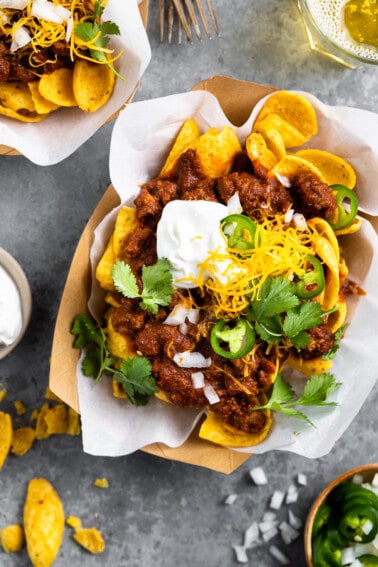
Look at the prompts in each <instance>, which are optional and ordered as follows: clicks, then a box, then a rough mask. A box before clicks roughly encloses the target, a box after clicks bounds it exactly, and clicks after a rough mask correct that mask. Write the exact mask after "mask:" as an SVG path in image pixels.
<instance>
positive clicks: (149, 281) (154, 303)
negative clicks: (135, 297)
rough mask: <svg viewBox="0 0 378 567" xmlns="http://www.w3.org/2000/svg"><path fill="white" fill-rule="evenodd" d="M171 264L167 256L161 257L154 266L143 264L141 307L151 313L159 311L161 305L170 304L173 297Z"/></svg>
mask: <svg viewBox="0 0 378 567" xmlns="http://www.w3.org/2000/svg"><path fill="white" fill-rule="evenodd" d="M170 268H171V266H170V263H169V261H168V260H167V259H166V258H161V259H160V260H158V261H157V262H156V264H154V265H152V266H143V268H142V282H143V291H142V298H143V301H142V303H141V307H142V308H143V309H146V310H147V311H151V313H153V314H156V313H157V312H158V306H159V305H163V306H164V305H169V303H170V301H171V299H172V293H173V288H172V274H171V269H170Z"/></svg>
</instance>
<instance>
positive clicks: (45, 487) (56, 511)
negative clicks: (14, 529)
mask: <svg viewBox="0 0 378 567" xmlns="http://www.w3.org/2000/svg"><path fill="white" fill-rule="evenodd" d="M24 530H25V539H26V546H27V550H28V554H29V557H30V560H31V562H32V564H33V566H34V567H50V566H51V565H52V564H53V563H54V561H55V559H56V557H57V555H58V552H59V549H60V546H61V543H62V538H63V531H64V509H63V504H62V502H61V500H60V498H59V495H58V493H57V492H56V490H55V489H54V487H53V486H52V485H51V484H50V482H49V481H48V480H46V479H44V478H34V479H32V480H31V481H30V482H29V485H28V490H27V495H26V500H25V506H24Z"/></svg>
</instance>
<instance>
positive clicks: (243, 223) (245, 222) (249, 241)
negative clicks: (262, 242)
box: [221, 214, 257, 250]
mask: <svg viewBox="0 0 378 567" xmlns="http://www.w3.org/2000/svg"><path fill="white" fill-rule="evenodd" d="M221 224H222V231H223V234H224V235H225V237H226V238H227V243H228V245H229V246H230V248H236V249H237V250H250V249H252V248H255V235H256V226H257V225H256V223H255V222H254V221H253V220H251V219H250V218H249V217H247V216H245V215H239V214H233V215H229V216H228V217H225V218H224V219H222V220H221Z"/></svg>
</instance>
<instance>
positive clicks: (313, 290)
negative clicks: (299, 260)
mask: <svg viewBox="0 0 378 567" xmlns="http://www.w3.org/2000/svg"><path fill="white" fill-rule="evenodd" d="M305 259H306V262H307V264H309V265H310V270H308V271H306V272H305V274H304V276H303V278H302V279H301V280H300V281H299V282H298V283H297V295H298V297H299V298H300V299H311V298H312V297H315V296H317V295H319V293H321V292H322V291H323V289H324V286H325V279H324V271H323V266H322V263H321V262H320V260H319V259H318V258H316V257H315V256H312V255H311V254H308V255H307V256H306V258H305Z"/></svg>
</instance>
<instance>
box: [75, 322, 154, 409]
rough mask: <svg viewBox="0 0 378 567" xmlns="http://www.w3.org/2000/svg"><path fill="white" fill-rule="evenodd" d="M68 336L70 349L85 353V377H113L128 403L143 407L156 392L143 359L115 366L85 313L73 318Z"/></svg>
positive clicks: (100, 334)
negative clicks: (72, 336)
mask: <svg viewBox="0 0 378 567" xmlns="http://www.w3.org/2000/svg"><path fill="white" fill-rule="evenodd" d="M71 333H72V334H73V335H75V340H74V344H73V346H74V347H75V348H80V349H85V350H86V352H85V356H84V358H83V361H82V371H83V374H84V375H85V376H88V377H92V378H93V379H94V381H95V382H98V381H99V380H100V378H101V376H102V375H104V374H107V375H110V376H113V378H114V379H115V380H116V381H117V382H119V383H120V384H121V386H122V387H123V389H124V391H125V392H126V395H127V397H128V399H129V400H130V402H131V403H132V404H133V405H136V406H141V405H145V404H146V403H147V402H148V399H149V397H150V396H152V395H153V394H154V393H155V392H156V391H157V388H156V384H155V379H154V378H153V376H152V366H151V363H150V361H149V360H148V359H147V358H145V357H143V356H137V357H135V358H132V357H129V358H126V359H124V360H123V361H122V362H121V364H120V366H119V368H117V367H116V366H115V364H116V362H117V360H118V359H117V358H116V357H114V356H112V355H111V353H110V351H109V349H108V345H107V338H106V334H105V332H104V330H103V329H102V328H101V327H100V326H99V325H97V323H95V321H94V320H93V319H92V317H91V316H90V315H89V314H88V313H81V314H80V315H77V316H76V317H75V320H74V322H73V324H72V327H71Z"/></svg>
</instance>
